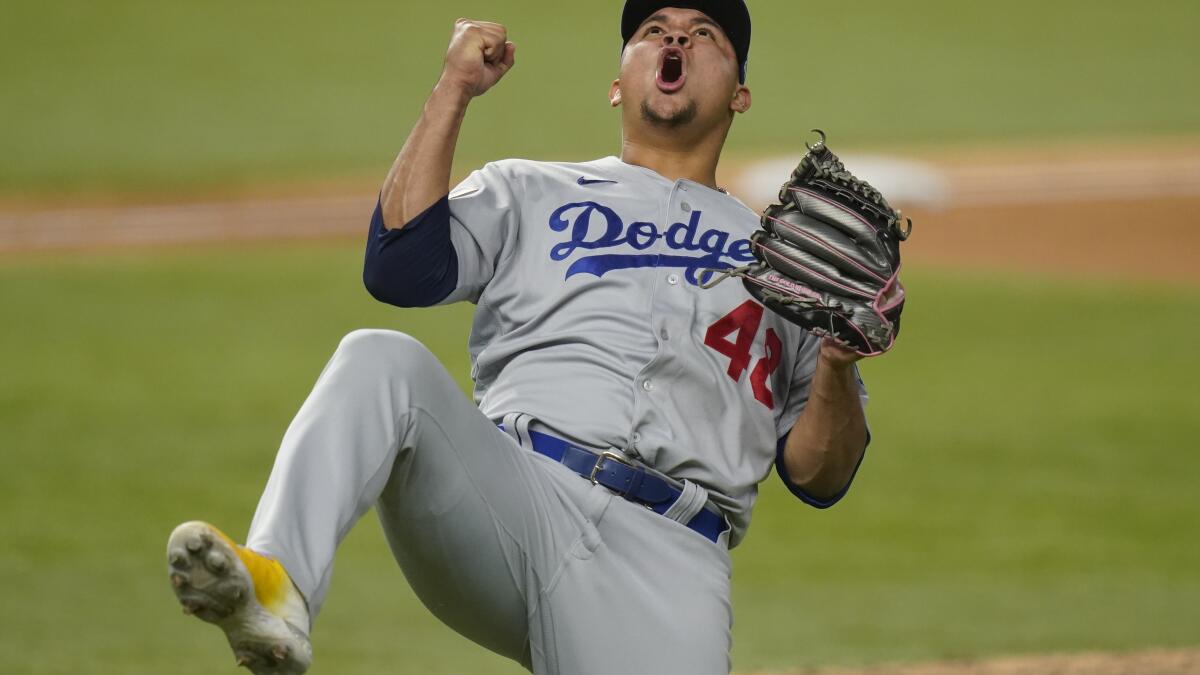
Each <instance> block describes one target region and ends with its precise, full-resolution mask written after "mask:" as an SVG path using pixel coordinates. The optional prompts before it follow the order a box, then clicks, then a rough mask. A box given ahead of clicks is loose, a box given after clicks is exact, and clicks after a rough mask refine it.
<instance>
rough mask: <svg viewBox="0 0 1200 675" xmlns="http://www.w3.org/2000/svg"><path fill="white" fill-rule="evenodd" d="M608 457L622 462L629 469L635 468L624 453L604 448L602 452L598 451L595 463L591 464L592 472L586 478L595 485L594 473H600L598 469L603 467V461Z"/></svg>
mask: <svg viewBox="0 0 1200 675" xmlns="http://www.w3.org/2000/svg"><path fill="white" fill-rule="evenodd" d="M608 459H611V460H613V461H614V462H617V463H619V464H624V465H625V466H627V467H629V468H631V469H635V468H637V466H636V465H635V464H634V463H633V462H632V461H630V459H629V458H628V457H626V456H625V455H623V454H621V453H619V452H613V451H611V450H605V451H604V452H602V453H600V456H599V457H597V458H596V464H595V465H594V466H592V473H591V474H589V475H588V480H590V481H592V485H596V483H597V482H598V481H597V480H596V474H598V473H600V469H603V468H604V461H605V460H608Z"/></svg>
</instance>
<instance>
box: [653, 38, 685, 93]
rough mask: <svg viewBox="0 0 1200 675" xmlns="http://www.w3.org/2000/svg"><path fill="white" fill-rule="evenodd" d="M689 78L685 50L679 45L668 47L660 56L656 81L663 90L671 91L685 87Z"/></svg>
mask: <svg viewBox="0 0 1200 675" xmlns="http://www.w3.org/2000/svg"><path fill="white" fill-rule="evenodd" d="M686 79H687V68H686V66H685V65H684V60H683V50H682V49H679V48H678V47H667V48H665V49H663V50H662V53H661V54H659V57H658V73H657V74H656V76H655V81H656V83H657V84H658V88H659V89H660V90H661V91H664V92H667V93H671V92H674V91H679V90H680V89H682V88H683V82H684V80H686Z"/></svg>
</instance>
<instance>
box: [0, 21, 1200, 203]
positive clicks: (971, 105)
mask: <svg viewBox="0 0 1200 675" xmlns="http://www.w3.org/2000/svg"><path fill="white" fill-rule="evenodd" d="M751 6H752V9H753V13H754V19H755V39H754V45H753V48H752V52H751V62H750V73H751V76H750V81H749V84H750V85H751V88H752V89H753V91H754V94H755V105H754V109H753V110H752V111H751V112H750V113H749V114H748V115H746V116H743V117H742V118H741V121H740V122H739V123H738V124H737V125H736V126H735V131H734V134H733V136H732V139H731V143H730V152H731V153H732V154H733V155H742V156H756V155H758V154H761V153H775V154H778V153H781V152H791V151H795V150H796V149H798V148H800V147H801V146H800V143H801V142H802V139H801V138H800V134H796V133H793V132H795V131H796V130H806V129H808V128H810V127H813V126H819V127H822V128H824V129H826V130H828V131H830V132H831V133H832V134H833V139H834V141H836V143H837V144H838V147H842V148H846V147H854V146H859V147H863V146H870V147H877V146H879V145H880V144H897V143H904V144H911V143H928V142H935V143H947V142H958V141H966V140H974V141H979V140H981V141H992V140H1019V141H1030V140H1044V139H1053V138H1060V137H1073V138H1099V139H1108V138H1112V137H1114V136H1129V135H1145V134H1155V135H1179V134H1195V133H1197V132H1200V90H1198V89H1197V88H1196V87H1191V86H1185V85H1183V84H1182V83H1184V82H1188V81H1191V80H1192V79H1193V77H1194V72H1193V71H1194V69H1195V64H1196V63H1198V62H1200V42H1198V41H1197V40H1195V39H1193V38H1194V36H1193V32H1194V28H1195V26H1197V25H1200V4H1198V3H1196V2H1194V1H1193V0H1156V2H1154V3H1153V5H1152V6H1147V5H1140V4H1137V3H1128V2H1118V1H1116V0H1059V1H1056V2H1044V1H1039V0H1012V1H1010V2H1005V3H973V2H959V1H957V0H912V1H910V2H903V3H899V2H893V1H890V0H863V1H861V2H855V3H802V2H801V3H798V2H795V1H794V0H754V1H753V2H751ZM564 7H568V8H569V9H564ZM619 13H620V3H619V2H618V1H617V0H613V1H611V2H599V3H568V4H567V5H563V4H561V3H556V2H550V1H549V0H536V1H535V0H514V1H511V2H503V3H496V2H485V1H484V0H457V1H456V2H442V3H415V2H365V1H364V2H356V3H342V2H332V1H330V0H325V1H323V2H321V1H316V2H305V3H288V2H282V1H280V0H262V1H259V2H252V3H247V2H233V1H231V0H215V1H213V2H205V3H180V2H174V3H172V2H150V1H149V0H107V1H106V2H86V1H84V0H62V1H58V2H51V3H48V2H35V1H33V0H11V1H9V2H6V3H5V5H4V10H3V18H2V20H0V82H2V83H3V88H2V90H0V116H2V117H3V119H4V122H5V123H4V124H3V125H0V194H4V193H7V194H10V195H11V194H14V193H15V194H25V193H28V192H30V191H34V192H38V193H42V194H48V195H59V194H62V193H63V192H64V191H65V192H71V191H76V190H104V189H110V188H118V189H121V190H138V189H145V188H152V189H156V190H165V189H170V190H189V189H197V188H212V187H214V186H230V185H234V186H238V185H253V184H255V183H257V182H258V181H261V180H264V179H266V180H272V181H286V180H290V179H294V178H305V179H325V178H329V177H331V176H333V177H336V176H350V177H360V176H363V177H369V178H370V179H372V180H375V179H377V178H378V177H379V175H380V174H381V173H382V172H383V171H384V170H385V169H386V167H387V165H388V163H389V162H390V161H391V159H392V157H393V156H394V155H395V153H396V152H397V150H398V149H399V147H400V145H401V143H402V141H403V139H404V137H405V136H406V134H407V129H408V128H409V126H410V125H411V123H412V121H413V120H414V119H415V117H416V115H417V113H418V112H419V110H420V104H421V101H422V100H423V99H424V97H425V96H426V94H427V93H428V91H429V89H430V88H431V87H432V86H433V83H434V81H435V80H436V78H437V73H438V72H439V70H440V67H441V59H442V54H443V53H444V50H445V44H446V40H447V38H448V36H449V31H450V27H451V24H452V22H453V21H454V19H455V18H456V17H458V16H470V17H475V18H486V19H493V20H498V21H503V22H505V23H506V24H507V25H508V26H509V27H510V30H511V36H512V39H513V40H514V41H515V42H516V43H517V44H518V50H519V51H518V65H517V67H516V69H514V70H513V72H512V73H511V74H510V75H509V76H508V77H506V79H505V81H504V82H503V83H502V85H501V86H499V87H497V88H496V89H495V90H494V91H493V92H491V93H489V94H488V95H487V96H485V97H484V98H482V99H480V100H479V101H477V102H476V104H475V106H474V107H473V109H472V114H471V115H470V118H469V123H468V125H467V127H466V130H465V133H464V137H463V142H462V143H461V144H460V148H461V153H460V166H459V169H460V173H461V171H462V169H466V168H473V167H475V166H478V165H479V164H480V163H482V162H484V161H487V160H491V159H496V158H499V157H508V156H524V157H534V158H546V159H580V158H590V157H592V156H598V155H602V154H609V153H612V152H614V151H615V149H616V144H617V140H618V138H619V134H618V130H617V120H616V116H615V114H614V113H613V112H612V111H611V110H610V109H609V108H608V107H607V105H606V93H607V88H608V83H609V82H610V81H611V79H612V78H613V77H614V76H615V74H616V66H617V52H618V48H619V46H620V42H619V38H618V32H617V19H618V16H619Z"/></svg>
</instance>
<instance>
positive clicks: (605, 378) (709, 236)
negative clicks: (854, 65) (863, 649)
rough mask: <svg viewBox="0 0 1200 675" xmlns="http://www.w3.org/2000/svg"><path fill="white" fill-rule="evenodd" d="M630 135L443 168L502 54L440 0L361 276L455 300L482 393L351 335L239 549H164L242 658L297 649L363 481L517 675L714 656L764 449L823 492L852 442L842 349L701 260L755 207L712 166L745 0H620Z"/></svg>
mask: <svg viewBox="0 0 1200 675" xmlns="http://www.w3.org/2000/svg"><path fill="white" fill-rule="evenodd" d="M621 35H622V38H623V41H624V42H623V49H622V52H621V61H620V72H619V74H618V76H617V78H616V79H615V80H614V81H613V82H612V84H611V86H610V88H609V101H610V103H611V105H612V106H613V107H615V108H617V109H619V112H620V118H621V130H622V139H621V148H620V155H619V156H611V157H605V158H602V159H597V160H594V161H589V162H583V163H562V162H534V161H526V160H503V161H498V162H494V163H490V164H487V165H486V166H484V167H483V168H481V169H479V170H477V171H475V172H474V173H472V174H470V176H469V177H467V179H466V180H464V181H463V182H462V183H461V184H459V185H458V186H457V187H453V188H452V186H451V185H450V183H449V181H450V170H451V161H452V158H453V154H454V147H455V143H456V140H457V138H458V135H459V129H460V126H461V125H462V124H463V123H464V118H465V116H466V112H467V109H468V106H469V104H470V102H471V100H472V99H474V98H475V97H477V96H481V95H483V94H485V93H486V92H487V91H488V90H490V89H491V88H492V87H493V86H496V85H497V84H498V82H499V81H500V80H501V79H502V78H503V77H504V75H505V74H506V73H507V72H508V71H509V70H510V69H512V68H513V66H514V63H515V56H516V54H515V52H516V47H515V46H514V44H513V43H512V42H510V41H509V40H508V35H507V31H506V29H505V27H504V26H502V25H500V24H498V23H490V22H485V21H473V20H466V19H461V20H459V21H457V22H456V24H455V27H454V32H453V37H452V38H451V40H450V45H449V48H448V50H447V52H446V57H445V64H444V68H443V71H442V74H441V77H440V79H439V80H438V83H437V85H436V87H435V88H434V90H433V92H432V94H431V95H430V97H429V99H428V100H427V102H426V103H425V107H424V110H423V112H422V114H421V117H420V119H419V120H418V121H417V123H416V125H415V127H414V128H413V129H412V132H411V134H410V135H409V137H408V140H407V142H406V143H405V144H404V146H403V148H402V149H401V151H400V153H399V156H398V157H397V159H396V161H395V163H394V165H393V166H392V168H391V171H390V172H389V173H388V175H387V178H386V180H385V182H384V185H383V188H382V191H381V194H380V200H379V205H378V206H377V208H376V210H375V214H374V218H373V222H372V224H371V231H370V235H369V239H368V242H367V250H366V263H365V271H364V280H365V282H366V286H367V289H368V290H369V291H370V292H371V294H372V295H373V296H375V297H376V298H378V299H379V300H382V301H384V302H388V303H391V304H395V305H399V306H404V307H412V306H430V305H437V304H446V303H451V302H459V301H463V300H466V301H469V302H472V303H474V304H475V305H476V311H475V314H474V323H473V326H472V329H471V335H470V342H469V348H470V356H471V363H472V368H471V375H472V378H473V380H474V382H475V387H474V399H475V400H474V402H471V401H469V400H467V399H465V398H464V397H463V396H462V395H461V393H460V391H459V390H458V388H457V387H456V385H455V384H454V381H453V380H452V379H451V377H450V375H449V374H448V373H447V372H446V370H445V368H443V367H442V365H441V364H440V363H439V362H438V361H437V360H436V359H435V358H434V357H433V356H432V354H431V353H430V352H429V351H428V350H427V349H426V348H425V347H424V346H422V345H421V344H419V343H418V342H417V341H416V340H414V339H413V338H411V337H408V336H407V335H404V334H402V333H398V332H392V331H385V330H360V331H355V332H353V333H351V334H350V335H348V336H346V338H345V339H344V340H342V342H341V344H340V345H339V346H338V348H337V350H336V352H335V353H334V354H333V357H332V359H331V360H330V361H329V363H328V364H327V365H326V366H325V369H324V370H323V371H322V373H321V375H320V377H319V378H318V380H317V382H316V385H315V387H314V389H313V391H312V394H311V395H310V396H309V398H308V399H307V401H306V402H305V403H304V405H303V406H302V407H301V409H300V411H299V413H298V414H297V415H296V418H295V420H294V421H293V422H292V424H291V426H290V427H289V428H288V430H287V432H286V434H285V436H284V438H283V442H282V445H281V447H280V450H279V454H278V457H277V459H276V462H275V465H274V468H273V470H272V472H271V475H270V479H269V480H268V482H267V485H266V488H265V491H264V493H263V495H262V499H261V501H260V503H259V505H258V509H257V511H256V513H255V515H254V519H253V522H252V523H251V526H250V531H249V536H248V539H247V541H246V544H245V546H240V545H238V544H236V543H234V542H233V541H232V540H231V539H229V538H228V537H226V536H225V535H224V534H222V533H221V532H220V531H218V530H217V529H216V528H214V527H213V526H211V525H208V524H205V523H200V522H189V523H185V524H183V525H180V526H179V527H178V528H177V529H176V530H175V531H174V532H173V533H172V535H171V537H170V540H169V542H168V552H167V555H168V563H169V575H170V581H171V584H172V586H173V587H174V589H175V592H176V594H177V595H178V597H179V600H180V602H181V603H182V605H183V608H184V611H185V612H187V613H192V614H195V615H197V616H199V617H200V618H201V619H204V620H205V621H209V622H212V623H215V624H217V625H218V626H220V627H221V628H222V629H223V630H224V631H225V633H226V635H227V637H228V639H229V642H230V644H231V646H232V648H233V651H234V652H235V654H236V657H237V660H238V663H239V664H241V665H246V666H248V667H249V668H250V669H251V670H252V671H253V672H255V673H301V672H304V671H305V670H306V669H307V668H308V667H309V665H310V663H311V660H312V650H311V648H310V643H309V638H308V635H309V632H310V630H311V627H312V621H313V619H314V617H316V616H317V614H318V613H319V612H320V610H321V605H322V603H323V602H324V600H325V597H326V593H327V592H328V590H329V586H330V579H331V577H332V572H333V560H334V553H335V551H336V549H337V547H338V544H339V543H340V542H341V541H342V539H343V538H344V537H345V536H346V534H347V533H348V532H349V531H350V529H351V528H352V527H353V526H354V524H355V523H356V522H357V521H358V520H359V518H360V517H361V516H362V515H363V514H364V513H365V512H366V511H367V509H369V508H371V507H372V506H375V507H376V509H377V511H378V514H379V517H380V520H381V521H382V523H383V528H384V531H385V533H386V537H387V540H388V542H389V544H390V546H391V549H392V551H393V553H394V555H395V558H396V560H397V562H398V563H399V565H400V567H401V568H402V570H403V572H404V575H405V577H406V578H407V580H408V582H409V583H410V584H411V585H412V587H413V589H414V591H415V592H416V594H417V595H418V597H420V599H421V600H422V601H423V602H424V603H425V605H426V606H427V607H428V608H429V609H430V611H432V612H433V613H434V614H435V615H437V616H438V617H439V618H440V619H441V620H442V621H444V622H445V623H446V624H447V625H449V626H450V627H451V628H453V629H454V630H456V631H458V632H459V633H461V634H462V635H464V636H466V637H467V638H469V639H471V640H473V641H475V642H477V643H478V644H480V645H482V646H484V647H486V648H488V649H491V650H493V651H495V652H497V653H499V654H503V655H505V656H507V657H509V658H512V659H514V660H516V661H518V662H519V663H521V664H523V665H524V666H525V667H527V668H529V669H530V670H532V671H533V672H534V673H571V674H606V675H610V674H612V673H630V674H639V673H647V674H649V673H656V674H661V673H689V674H697V673H699V674H705V673H727V672H728V670H729V668H730V661H729V651H730V627H731V621H732V610H731V607H730V558H729V548H731V547H732V546H735V545H737V544H738V542H740V541H741V540H742V538H743V537H744V536H745V534H746V529H747V527H748V526H749V523H750V515H751V509H752V507H753V505H754V501H755V496H756V493H757V485H758V484H759V483H760V482H761V481H762V480H763V479H764V478H766V477H767V475H768V474H769V473H770V471H771V467H772V466H773V465H774V466H775V467H777V470H778V473H779V475H780V476H781V477H782V478H783V480H784V481H785V482H786V484H787V485H788V487H789V488H790V489H791V491H792V492H793V493H794V494H795V495H796V496H797V497H799V498H800V499H802V500H803V501H805V502H807V503H808V504H811V505H813V506H816V507H819V508H824V507H827V506H830V505H832V504H833V503H834V502H836V501H837V500H838V499H840V498H841V496H842V495H843V494H844V493H845V492H846V490H847V488H848V486H849V484H850V481H851V480H852V478H853V475H854V472H855V470H856V468H857V466H858V464H859V462H860V461H861V459H862V456H863V453H864V449H865V447H866V444H867V439H868V435H867V427H866V421H865V418H864V414H863V401H864V400H865V395H864V392H863V389H862V386H861V381H860V380H859V379H858V376H857V369H856V366H855V361H856V360H857V359H858V358H859V356H858V355H857V354H855V353H854V352H852V351H848V350H845V349H843V348H841V347H839V346H838V345H836V344H834V343H833V342H830V341H827V340H824V341H823V340H822V339H820V338H818V337H815V336H813V335H811V334H809V333H807V332H805V331H803V330H802V329H800V328H799V327H797V326H796V325H794V324H792V323H789V322H787V321H784V320H781V319H780V317H778V316H777V315H776V314H775V313H774V312H772V311H770V310H767V309H765V308H764V307H763V306H762V305H761V304H759V303H758V302H756V301H755V300H754V299H753V298H752V297H751V296H750V294H749V293H747V291H746V290H745V289H744V288H743V287H741V286H739V285H737V284H723V285H720V286H718V287H715V288H711V289H705V288H702V287H701V284H702V283H703V282H704V281H705V280H706V279H707V278H708V277H709V276H710V275H711V274H712V273H711V272H709V271H708V270H714V269H715V270H719V269H727V268H731V267H734V266H738V265H742V264H745V263H746V262H748V261H751V260H753V255H752V254H751V245H750V242H749V239H750V235H751V233H752V232H754V231H755V229H756V228H757V227H758V223H759V217H758V215H757V214H755V213H754V212H753V211H751V210H750V209H749V208H747V207H746V206H744V205H743V204H741V203H740V202H739V201H738V200H737V199H735V198H733V197H731V196H730V195H729V194H727V193H726V192H725V191H724V190H722V189H721V188H720V187H719V186H718V185H717V182H716V178H715V172H716V167H717V162H718V159H719V157H720V153H721V149H722V147H723V145H724V142H725V138H726V135H727V133H728V132H729V129H730V126H731V125H732V123H733V120H734V118H735V117H736V116H737V115H738V114H739V113H744V112H747V111H748V110H749V109H750V104H751V97H750V90H749V89H747V87H746V85H745V81H746V64H747V54H748V52H749V48H750V16H749V13H748V11H747V8H746V6H745V4H744V3H743V2H742V1H741V0H665V1H655V0H628V2H626V3H625V6H624V11H623V15H622V19H621Z"/></svg>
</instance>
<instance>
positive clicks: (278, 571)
mask: <svg viewBox="0 0 1200 675" xmlns="http://www.w3.org/2000/svg"><path fill="white" fill-rule="evenodd" d="M167 569H168V574H169V578H170V581H171V587H172V588H173V589H174V590H175V595H176V596H177V597H178V598H179V604H181V605H182V606H183V613H184V614H191V615H194V616H196V617H198V618H200V619H203V620H204V621H207V622H209V623H213V624H216V625H218V626H220V627H221V630H223V631H225V637H227V638H228V639H229V646H230V647H232V648H233V654H234V656H236V657H237V664H238V665H239V666H246V667H247V668H249V669H250V671H251V672H253V673H254V674H255V675H299V674H300V673H303V672H304V671H306V670H308V667H309V665H310V664H311V663H312V644H311V643H310V642H309V640H308V631H309V617H308V606H307V605H306V603H305V601H304V597H303V596H302V595H301V594H300V591H298V590H296V587H295V585H293V584H292V580H291V578H290V577H289V576H288V574H287V571H286V570H285V569H284V568H283V565H280V564H279V562H278V561H277V560H274V559H273V558H268V557H266V556H264V555H261V554H259V553H256V552H254V551H251V550H250V549H248V548H245V547H243V546H238V545H237V544H235V543H234V542H233V540H232V539H230V538H229V537H227V536H226V535H225V534H224V533H223V532H221V531H220V530H218V529H217V528H215V527H213V526H212V525H209V524H208V523H202V522H199V521H192V522H188V523H184V524H182V525H180V526H179V527H177V528H175V531H174V532H172V533H171V538H170V539H169V540H167Z"/></svg>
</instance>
